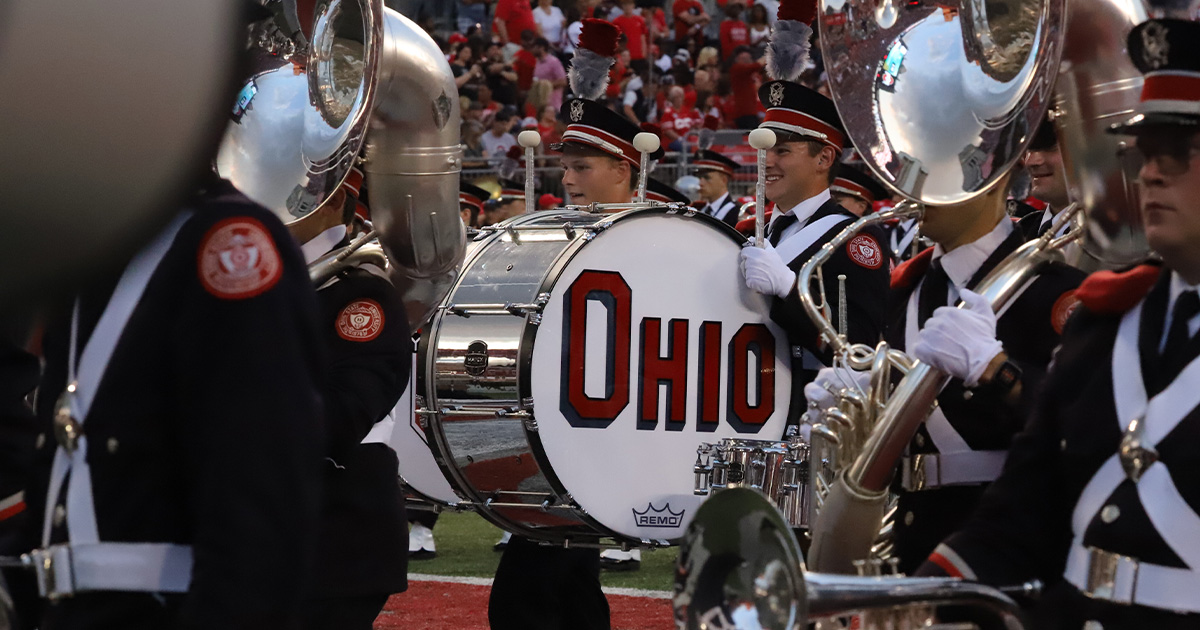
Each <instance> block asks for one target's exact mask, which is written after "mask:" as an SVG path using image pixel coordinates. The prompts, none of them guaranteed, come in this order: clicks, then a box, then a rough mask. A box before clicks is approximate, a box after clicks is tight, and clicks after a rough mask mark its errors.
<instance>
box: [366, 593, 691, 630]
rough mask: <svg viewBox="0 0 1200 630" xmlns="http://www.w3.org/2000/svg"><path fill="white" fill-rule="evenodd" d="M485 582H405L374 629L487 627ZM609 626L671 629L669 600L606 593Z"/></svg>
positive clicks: (472, 629) (622, 629) (474, 629)
mask: <svg viewBox="0 0 1200 630" xmlns="http://www.w3.org/2000/svg"><path fill="white" fill-rule="evenodd" d="M490 591H491V588H490V587H487V586H475V585H473V584H454V583H450V582H424V581H422V582H409V584H408V592H405V593H401V594H399V595H393V596H392V598H391V599H390V600H388V603H387V606H386V607H385V608H384V609H383V613H382V614H380V615H379V618H378V619H376V620H375V630H401V629H403V630H487V627H488V621H487V604H488V593H489V592H490ZM608 606H609V609H610V611H611V616H612V628H613V630H672V628H674V627H675V625H674V622H673V621H672V619H671V602H670V601H669V600H665V599H652V598H649V597H630V596H627V595H609V596H608Z"/></svg>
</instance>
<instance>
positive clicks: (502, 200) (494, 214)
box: [483, 179, 525, 225]
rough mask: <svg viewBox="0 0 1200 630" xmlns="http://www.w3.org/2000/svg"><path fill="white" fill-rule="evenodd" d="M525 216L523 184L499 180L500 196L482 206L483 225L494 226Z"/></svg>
mask: <svg viewBox="0 0 1200 630" xmlns="http://www.w3.org/2000/svg"><path fill="white" fill-rule="evenodd" d="M519 214H525V184H522V183H520V182H516V181H513V180H510V179H502V180H500V196H499V197H497V198H496V199H493V200H490V201H487V202H485V203H484V204H483V224H484V225H494V224H496V223H499V222H501V221H504V220H505V219H511V218H513V217H515V216H517V215H519Z"/></svg>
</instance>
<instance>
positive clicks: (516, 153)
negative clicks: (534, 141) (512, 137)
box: [505, 144, 525, 160]
mask: <svg viewBox="0 0 1200 630" xmlns="http://www.w3.org/2000/svg"><path fill="white" fill-rule="evenodd" d="M505 157H507V158H509V159H511V160H520V159H522V158H524V157H525V149H523V148H521V145H519V144H514V145H513V146H511V147H509V148H508V153H507V154H506V156H505Z"/></svg>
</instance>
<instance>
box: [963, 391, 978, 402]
mask: <svg viewBox="0 0 1200 630" xmlns="http://www.w3.org/2000/svg"><path fill="white" fill-rule="evenodd" d="M974 397H975V392H973V391H971V390H969V389H964V390H963V400H971V399H972V398H974Z"/></svg>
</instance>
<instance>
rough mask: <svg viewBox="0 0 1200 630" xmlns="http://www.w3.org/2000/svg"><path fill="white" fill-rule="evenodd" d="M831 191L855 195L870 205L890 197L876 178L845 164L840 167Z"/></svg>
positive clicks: (830, 187) (830, 186)
mask: <svg viewBox="0 0 1200 630" xmlns="http://www.w3.org/2000/svg"><path fill="white" fill-rule="evenodd" d="M829 191H830V192H835V193H842V194H845V195H853V196H855V197H858V198H859V199H862V200H863V201H866V202H867V203H868V204H872V203H875V202H876V201H881V200H883V199H887V198H888V197H889V196H890V195H888V190H887V188H884V187H883V185H882V184H880V183H879V181H878V180H876V179H875V178H874V177H872V176H871V175H869V174H867V173H866V172H864V171H863V170H862V169H861V168H859V167H858V166H856V165H851V164H845V163H843V164H842V165H841V166H839V167H838V174H837V177H836V178H834V180H833V183H832V184H830V185H829Z"/></svg>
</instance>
